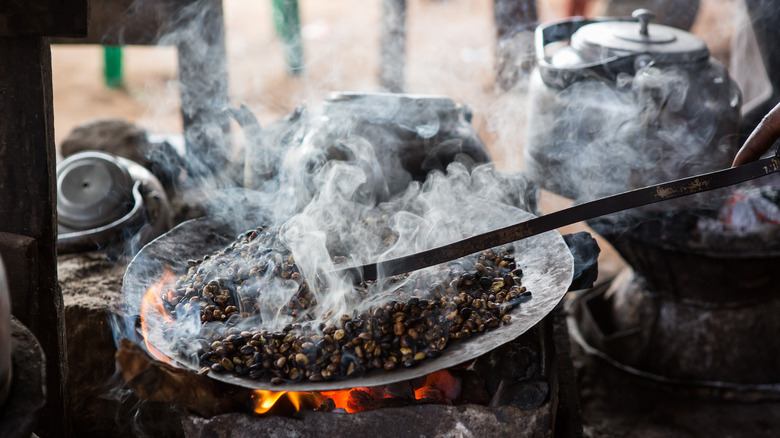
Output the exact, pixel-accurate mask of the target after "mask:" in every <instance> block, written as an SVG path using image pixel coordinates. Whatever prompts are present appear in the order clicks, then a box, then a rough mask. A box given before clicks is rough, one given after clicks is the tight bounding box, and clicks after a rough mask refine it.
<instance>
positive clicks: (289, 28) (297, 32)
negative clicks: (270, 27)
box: [271, 0, 303, 75]
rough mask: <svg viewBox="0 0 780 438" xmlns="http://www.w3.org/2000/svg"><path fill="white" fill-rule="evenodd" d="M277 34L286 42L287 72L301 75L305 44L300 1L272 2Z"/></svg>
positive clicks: (273, 0)
mask: <svg viewBox="0 0 780 438" xmlns="http://www.w3.org/2000/svg"><path fill="white" fill-rule="evenodd" d="M271 2H272V5H273V18H274V27H275V28H276V33H277V34H278V35H279V37H280V38H281V39H282V41H283V42H284V57H285V60H286V62H287V70H288V71H289V72H290V73H292V74H295V75H297V74H300V73H301V71H302V70H303V44H302V42H301V19H300V12H299V10H298V0H271Z"/></svg>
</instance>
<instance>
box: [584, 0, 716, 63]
mask: <svg viewBox="0 0 780 438" xmlns="http://www.w3.org/2000/svg"><path fill="white" fill-rule="evenodd" d="M632 17H633V18H634V19H635V20H636V21H598V22H594V23H591V24H587V25H585V26H582V27H581V28H579V29H577V31H576V32H574V34H573V35H572V36H571V48H572V49H574V50H575V51H576V52H578V54H579V56H580V57H581V58H582V60H584V61H585V62H598V61H600V60H606V59H609V58H612V57H615V56H628V55H638V54H647V55H649V56H650V57H652V59H653V60H654V61H655V62H657V63H663V64H677V63H690V62H699V61H702V60H707V59H709V49H708V48H707V45H706V44H705V43H704V41H702V40H701V39H700V38H698V37H697V36H695V35H693V34H692V33H690V32H686V31H684V30H681V29H676V28H674V27H670V26H664V25H661V24H650V20H652V19H653V18H655V14H653V13H652V12H651V11H649V10H647V9H637V10H636V11H634V13H633V14H632Z"/></svg>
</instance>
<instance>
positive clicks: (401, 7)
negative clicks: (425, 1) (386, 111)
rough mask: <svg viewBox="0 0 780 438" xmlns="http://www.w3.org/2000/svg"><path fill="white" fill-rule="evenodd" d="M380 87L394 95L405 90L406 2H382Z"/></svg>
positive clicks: (397, 0)
mask: <svg viewBox="0 0 780 438" xmlns="http://www.w3.org/2000/svg"><path fill="white" fill-rule="evenodd" d="M381 21H382V22H381V29H382V35H381V42H380V48H379V85H380V86H381V87H382V88H384V89H385V90H387V91H389V92H392V93H401V92H403V89H404V64H405V58H406V0H382V17H381Z"/></svg>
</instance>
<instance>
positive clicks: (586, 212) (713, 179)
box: [341, 149, 780, 280]
mask: <svg viewBox="0 0 780 438" xmlns="http://www.w3.org/2000/svg"><path fill="white" fill-rule="evenodd" d="M778 170H780V149H778V152H776V153H775V156H773V157H770V158H765V159H763V160H759V161H755V162H752V163H749V164H745V165H743V166H739V167H732V168H730V169H724V170H719V171H716V172H711V173H705V174H701V175H696V176H692V177H688V178H682V179H678V180H675V181H671V182H667V183H662V184H656V185H653V186H648V187H644V188H641V189H636V190H631V191H628V192H623V193H620V194H617V195H612V196H608V197H606V198H601V199H597V200H595V201H590V202H586V203H584V204H578V205H575V206H572V207H569V208H565V209H563V210H559V211H556V212H554V213H550V214H546V215H544V216H539V217H536V218H533V219H529V220H527V221H524V222H521V223H518V224H515V225H510V226H508V227H505V228H500V229H498V230H494V231H490V232H487V233H484V234H479V235H476V236H473V237H469V238H467V239H463V240H461V241H458V242H455V243H451V244H448V245H444V246H440V247H438V248H433V249H429V250H426V251H422V252H419V253H416V254H411V255H408V256H403V257H398V258H395V259H391V260H386V261H382V262H377V263H370V264H367V265H363V266H361V267H356V268H347V269H343V270H342V271H341V272H345V273H346V272H350V273H351V274H352V275H353V278H355V279H356V280H376V279H377V277H378V276H379V274H381V275H382V277H389V276H393V275H398V274H403V273H405V272H411V271H415V270H418V269H423V268H427V267H429V266H434V265H438V264H440V263H444V262H447V261H450V260H455V259H458V258H461V257H465V256H467V255H470V254H474V253H476V252H479V251H482V250H485V249H488V248H494V247H496V246H500V245H505V244H507V243H510V242H515V241H517V240H521V239H525V238H526V237H531V236H535V235H537V234H541V233H544V232H547V231H551V230H554V229H556V228H560V227H563V226H566V225H571V224H573V223H577V222H581V221H584V220H587V219H593V218H596V217H599V216H604V215H607V214H612V213H617V212H619V211H623V210H628V209H631V208H636V207H641V206H643V205H649V204H654V203H656V202H661V201H666V200H669V199H674V198H679V197H681V196H687V195H692V194H694V193H700V192H706V191H709V190H715V189H719V188H723V187H728V186H730V185H734V184H738V183H741V182H745V181H749V180H751V179H754V178H758V177H761V176H765V175H769V174H770V173H774V172H777V171H778Z"/></svg>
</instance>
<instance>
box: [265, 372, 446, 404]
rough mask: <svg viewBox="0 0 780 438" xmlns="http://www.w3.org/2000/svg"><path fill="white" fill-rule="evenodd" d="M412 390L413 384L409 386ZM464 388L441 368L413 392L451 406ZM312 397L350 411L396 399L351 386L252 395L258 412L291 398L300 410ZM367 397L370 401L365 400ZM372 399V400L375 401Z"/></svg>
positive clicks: (319, 402)
mask: <svg viewBox="0 0 780 438" xmlns="http://www.w3.org/2000/svg"><path fill="white" fill-rule="evenodd" d="M410 391H411V386H410ZM460 391H461V381H460V379H459V378H458V377H455V376H454V375H453V374H452V373H450V372H448V371H446V370H442V371H436V372H434V373H431V374H429V375H428V376H427V378H426V381H425V384H424V385H423V386H421V387H419V388H417V389H415V390H414V391H413V392H414V399H415V400H427V401H433V400H436V401H437V402H439V403H444V404H448V405H451V404H453V402H455V400H456V399H457V398H458V397H459V395H460ZM306 397H308V398H309V400H310V401H313V402H314V403H315V407H316V406H319V405H320V404H321V403H322V402H324V401H326V400H327V399H331V400H333V404H334V405H335V408H336V409H343V410H344V411H346V412H347V413H350V414H353V413H356V412H362V411H365V410H369V409H376V407H377V406H381V405H382V403H375V402H376V400H377V399H376V398H375V397H378V398H379V399H388V398H393V396H392V395H390V394H387V393H386V392H385V391H384V390H383V388H351V389H344V390H340V391H322V392H284V391H263V390H255V391H254V395H253V396H252V398H253V399H254V403H255V404H254V406H255V409H254V411H255V413H257V414H265V413H267V412H269V411H270V410H271V409H272V408H273V407H274V406H275V405H276V403H277V402H279V401H280V400H288V401H289V402H290V403H291V404H292V405H293V406H294V407H295V411H300V410H301V406H302V403H301V400H303V399H305V398H306ZM366 397H368V400H369V402H368V404H364V403H362V402H363V401H365V400H366ZM372 400H373V401H372Z"/></svg>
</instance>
